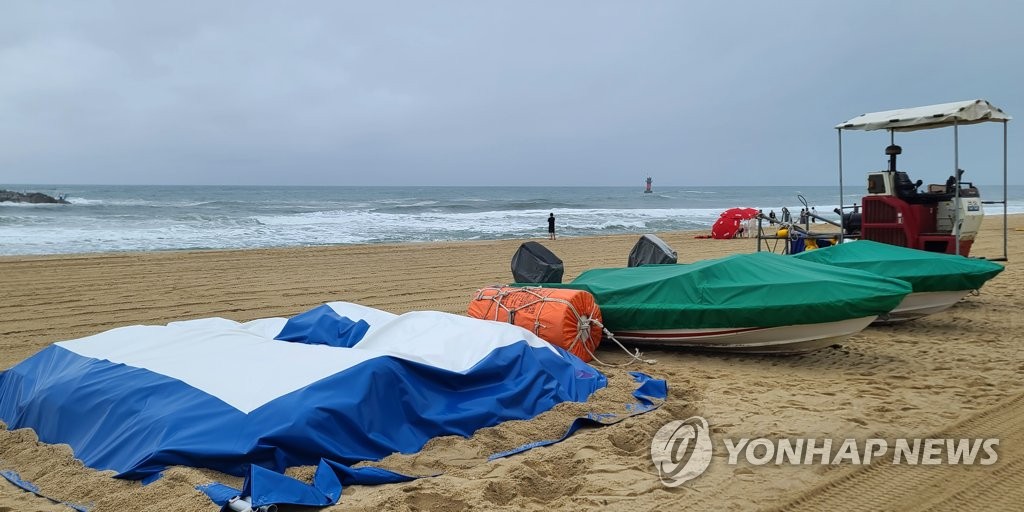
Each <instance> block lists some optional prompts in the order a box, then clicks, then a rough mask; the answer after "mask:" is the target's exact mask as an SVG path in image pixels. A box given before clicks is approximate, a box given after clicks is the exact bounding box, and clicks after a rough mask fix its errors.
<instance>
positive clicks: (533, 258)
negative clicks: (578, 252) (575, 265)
mask: <svg viewBox="0 0 1024 512" xmlns="http://www.w3.org/2000/svg"><path fill="white" fill-rule="evenodd" d="M564 271H565V268H564V267H563V266H562V260H560V259H559V258H558V256H555V253H553V252H551V251H550V250H548V248H547V247H544V246H543V245H541V244H539V243H537V242H524V243H523V245H520V246H519V250H517V251H516V253H515V254H514V255H512V277H513V278H514V279H515V282H517V283H561V282H562V273H563V272H564Z"/></svg>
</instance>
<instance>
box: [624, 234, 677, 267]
mask: <svg viewBox="0 0 1024 512" xmlns="http://www.w3.org/2000/svg"><path fill="white" fill-rule="evenodd" d="M676 259H677V255H676V251H674V250H672V248H671V247H669V246H668V244H666V243H665V241H664V240H662V239H660V238H658V237H656V236H654V235H644V236H642V237H640V240H637V242H636V245H634V246H633V250H632V251H629V266H630V267H639V266H640V265H647V264H661V263H675V262H676Z"/></svg>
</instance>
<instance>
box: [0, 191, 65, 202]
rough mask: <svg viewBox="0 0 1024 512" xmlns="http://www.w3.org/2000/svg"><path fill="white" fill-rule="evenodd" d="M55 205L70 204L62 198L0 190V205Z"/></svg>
mask: <svg viewBox="0 0 1024 512" xmlns="http://www.w3.org/2000/svg"><path fill="white" fill-rule="evenodd" d="M3 202H10V203H55V204H71V203H69V202H68V201H67V200H66V199H64V196H63V195H62V196H58V197H53V196H48V195H46V194H43V193H41V192H12V191H10V190H0V203H3Z"/></svg>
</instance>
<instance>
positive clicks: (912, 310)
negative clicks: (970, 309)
mask: <svg viewBox="0 0 1024 512" xmlns="http://www.w3.org/2000/svg"><path fill="white" fill-rule="evenodd" d="M970 292H971V291H970V290H955V291H946V292H917V293H911V294H910V295H907V296H906V297H905V298H904V299H903V301H902V302H900V303H899V305H898V306H896V307H895V308H894V309H893V310H892V311H890V312H888V313H886V314H884V315H878V319H877V320H875V321H874V322H873V325H885V324H898V323H902V322H907V321H910V320H914V319H917V318H921V317H923V316H928V315H934V314H935V313H940V312H942V311H945V310H947V309H949V308H950V307H952V306H953V305H954V304H956V303H957V302H960V299H962V298H964V297H965V296H966V295H967V294H968V293H970Z"/></svg>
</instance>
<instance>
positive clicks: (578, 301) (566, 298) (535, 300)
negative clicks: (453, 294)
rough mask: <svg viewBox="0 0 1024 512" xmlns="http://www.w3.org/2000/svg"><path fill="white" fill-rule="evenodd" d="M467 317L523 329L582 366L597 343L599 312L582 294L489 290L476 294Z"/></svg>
mask: <svg viewBox="0 0 1024 512" xmlns="http://www.w3.org/2000/svg"><path fill="white" fill-rule="evenodd" d="M467 314H468V315H469V316H471V317H473V318H479V319H482V320H496V321H498V322H507V323H510V324H515V325H518V326H520V327H523V328H525V329H527V330H529V331H530V332H532V333H534V334H536V335H537V336H539V337H540V338H541V339H543V340H545V341H547V342H548V343H551V344H552V345H557V346H559V347H562V348H564V349H565V350H568V351H569V352H571V353H572V354H574V355H575V356H577V357H579V358H580V359H582V360H583V361H585V362H589V361H590V360H591V359H592V357H593V356H591V352H593V351H594V349H596V348H597V345H598V344H600V343H601V323H600V322H601V310H600V309H599V308H598V307H597V303H596V302H594V296H593V295H591V294H590V293H589V292H586V291H583V290H569V289H564V288H536V287H528V288H515V287H510V286H490V287H487V288H482V289H480V290H477V292H476V295H474V296H473V300H471V301H470V302H469V309H468V311H467ZM591 319H593V320H595V321H594V322H592V321H591Z"/></svg>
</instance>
